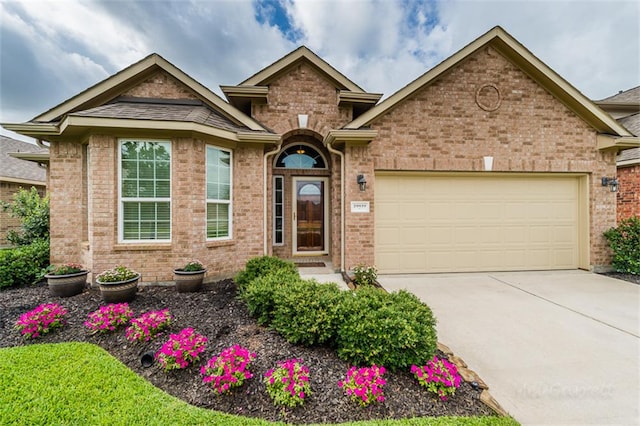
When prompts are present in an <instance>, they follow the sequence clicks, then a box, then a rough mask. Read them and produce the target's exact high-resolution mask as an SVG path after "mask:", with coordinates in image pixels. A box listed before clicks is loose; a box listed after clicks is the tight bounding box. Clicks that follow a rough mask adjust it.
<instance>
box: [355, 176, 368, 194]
mask: <svg viewBox="0 0 640 426" xmlns="http://www.w3.org/2000/svg"><path fill="white" fill-rule="evenodd" d="M356 182H358V186H359V187H360V191H366V190H367V180H366V179H365V178H364V175H358V178H357V179H356Z"/></svg>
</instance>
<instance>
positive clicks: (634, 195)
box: [617, 164, 640, 222]
mask: <svg viewBox="0 0 640 426" xmlns="http://www.w3.org/2000/svg"><path fill="white" fill-rule="evenodd" d="M617 176H618V184H619V190H618V193H617V200H618V203H617V218H618V222H620V221H621V220H623V219H627V218H629V217H633V216H640V164H636V165H634V166H629V167H620V168H618V175H617Z"/></svg>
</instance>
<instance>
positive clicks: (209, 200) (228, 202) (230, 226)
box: [204, 144, 233, 241]
mask: <svg viewBox="0 0 640 426" xmlns="http://www.w3.org/2000/svg"><path fill="white" fill-rule="evenodd" d="M209 149H215V150H218V151H223V152H227V153H228V154H229V199H228V200H223V199H216V198H209V195H208V185H209V163H208V159H209V155H208V152H209ZM204 155H205V161H204V167H205V185H204V199H205V202H204V204H205V220H204V234H205V237H206V240H207V241H228V240H232V239H233V150H231V149H228V148H223V147H221V146H217V145H211V144H207V145H206V146H205V152H204ZM209 204H226V205H228V206H229V208H228V212H229V216H228V218H227V227H228V230H229V235H227V236H223V237H209V233H208V228H209V223H208V221H209V219H208V218H209Z"/></svg>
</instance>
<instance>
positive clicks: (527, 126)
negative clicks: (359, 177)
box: [347, 48, 615, 265]
mask: <svg viewBox="0 0 640 426" xmlns="http://www.w3.org/2000/svg"><path fill="white" fill-rule="evenodd" d="M372 127H373V128H374V129H376V130H378V131H379V135H378V137H377V138H376V139H375V140H374V141H373V142H371V144H370V145H369V150H370V152H369V154H368V155H369V156H370V157H371V159H372V160H373V163H374V167H375V169H376V170H423V171H426V170H430V171H481V170H483V166H482V157H483V156H486V155H489V156H493V157H494V163H493V170H494V171H497V172H500V171H509V172H576V173H588V174H590V175H591V178H590V188H589V194H590V209H589V214H590V221H591V223H590V236H591V264H592V265H607V264H608V263H609V259H610V254H609V250H608V248H607V244H606V241H605V240H604V238H603V237H602V232H604V231H605V230H606V229H608V228H609V227H611V226H613V225H614V224H615V194H613V193H610V192H609V191H608V190H607V189H606V188H602V187H601V186H600V177H601V176H611V175H614V174H615V155H614V154H613V153H608V152H599V151H597V150H596V132H595V131H594V130H593V129H592V128H591V127H590V126H588V125H587V124H586V123H585V122H584V121H582V120H581V119H580V118H579V117H577V116H576V115H575V114H574V113H573V112H572V111H570V110H569V109H568V108H566V107H565V106H564V105H563V104H561V103H560V102H559V101H558V100H557V99H555V98H554V97H553V96H552V95H550V94H549V93H548V92H546V91H545V90H544V89H543V88H542V87H540V86H539V85H538V84H537V83H536V82H535V81H533V80H532V79H531V78H529V77H528V76H527V75H526V74H524V73H523V72H522V71H521V70H520V69H519V68H517V67H516V66H515V65H513V64H512V63H511V62H509V61H508V60H506V59H505V58H504V57H502V56H501V55H500V54H499V53H498V52H496V51H495V50H493V49H491V48H483V49H481V50H479V51H478V52H476V53H475V54H473V55H471V56H470V57H469V58H467V59H466V60H465V61H464V62H462V63H461V64H459V65H458V66H456V67H454V68H453V69H451V70H450V71H449V72H447V73H446V74H444V75H442V76H441V77H440V78H439V79H438V80H437V81H435V82H433V83H432V84H431V85H429V86H427V87H425V88H423V89H421V90H419V91H418V92H416V93H414V94H413V95H412V96H411V97H410V98H409V99H407V100H405V101H404V102H402V103H401V104H399V105H398V106H397V107H395V108H394V109H393V110H392V111H390V112H389V113H387V114H386V115H384V116H382V117H380V118H379V119H377V120H376V121H375V122H374V123H372ZM359 167H364V165H359ZM352 179H355V178H352V177H351V176H349V177H348V178H347V180H352ZM367 180H368V181H370V183H371V193H370V196H374V193H375V182H374V179H373V176H371V177H370V178H369V177H368V179H367ZM368 192H369V191H368ZM374 208H375V206H374ZM369 240H373V229H372V228H371V229H370V230H369V231H368V234H367V233H366V232H365V235H361V236H359V238H358V239H357V241H353V242H352V241H351V240H348V241H349V245H348V248H347V251H348V252H349V251H354V250H356V251H358V250H361V247H362V246H363V244H365V242H366V241H369ZM364 260H365V262H366V263H372V262H373V256H372V255H371V257H368V258H366V259H364Z"/></svg>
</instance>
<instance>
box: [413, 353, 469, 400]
mask: <svg viewBox="0 0 640 426" xmlns="http://www.w3.org/2000/svg"><path fill="white" fill-rule="evenodd" d="M411 373H413V375H414V376H415V378H416V379H417V380H418V383H420V384H421V385H422V386H424V387H426V388H427V390H428V391H429V392H433V393H435V394H436V395H438V396H439V397H440V399H441V400H443V401H446V399H447V397H448V396H450V395H451V396H453V395H455V393H456V389H458V388H459V387H460V381H461V380H462V379H461V377H460V374H458V368H457V367H456V366H455V365H453V364H451V363H450V362H449V361H447V360H446V359H440V358H438V357H435V356H434V357H433V359H431V360H430V361H429V362H427V364H426V365H425V366H423V367H418V366H416V365H412V366H411Z"/></svg>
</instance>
